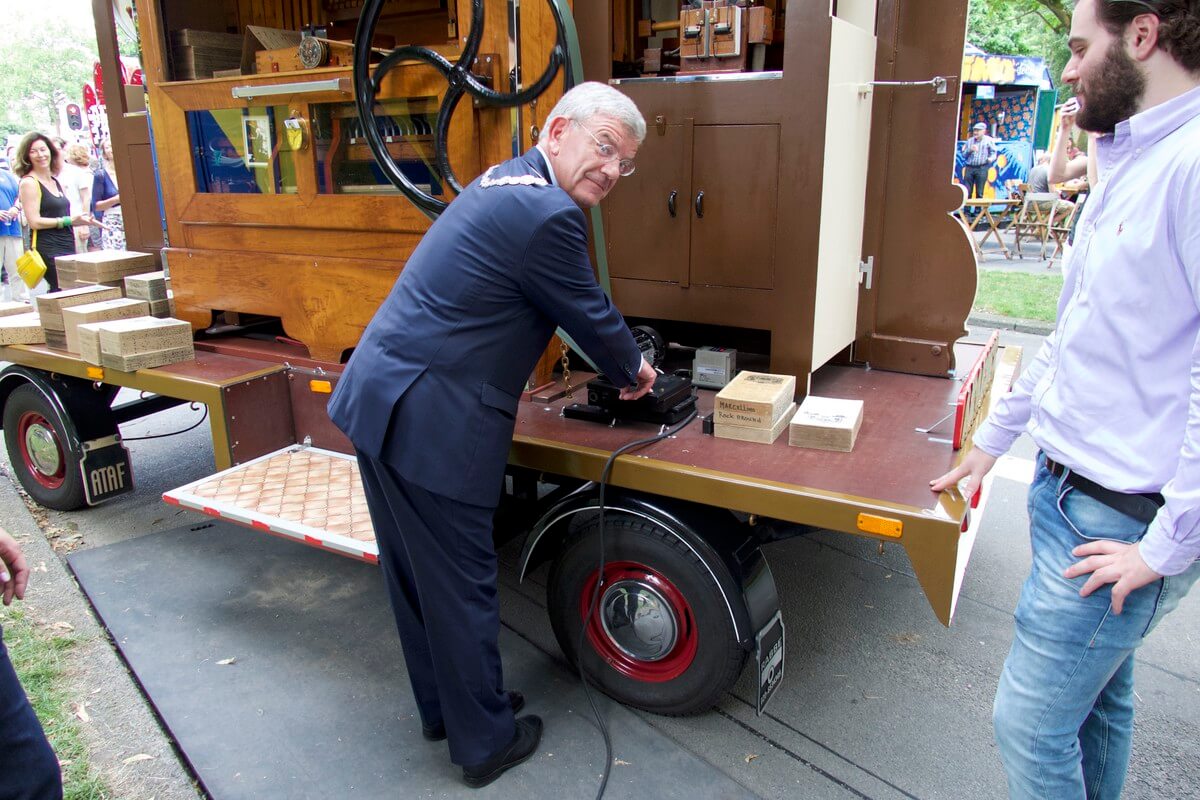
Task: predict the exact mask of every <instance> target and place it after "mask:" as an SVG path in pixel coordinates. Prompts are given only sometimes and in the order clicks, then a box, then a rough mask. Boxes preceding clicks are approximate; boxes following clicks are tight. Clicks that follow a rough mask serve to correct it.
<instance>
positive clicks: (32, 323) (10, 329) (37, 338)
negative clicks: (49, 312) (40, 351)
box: [0, 312, 46, 344]
mask: <svg viewBox="0 0 1200 800" xmlns="http://www.w3.org/2000/svg"><path fill="white" fill-rule="evenodd" d="M45 341H46V331H45V330H44V329H43V328H42V321H41V318H40V317H38V315H37V314H34V313H33V312H29V313H27V314H14V315H13V316H10V317H0V344H42V343H43V342H45Z"/></svg>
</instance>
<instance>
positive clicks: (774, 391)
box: [713, 370, 796, 430]
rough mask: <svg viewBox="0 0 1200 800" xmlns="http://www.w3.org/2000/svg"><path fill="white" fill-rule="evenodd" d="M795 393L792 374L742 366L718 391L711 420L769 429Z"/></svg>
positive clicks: (717, 422) (718, 422)
mask: <svg viewBox="0 0 1200 800" xmlns="http://www.w3.org/2000/svg"><path fill="white" fill-rule="evenodd" d="M795 394H796V376H795V375H770V374H768V373H765V372H750V371H748V370H744V371H742V372H739V373H738V374H737V377H735V378H734V379H733V380H731V381H730V382H729V385H727V386H726V387H725V388H724V389H722V390H721V391H719V392H717V397H716V403H715V406H714V410H713V422H714V423H715V424H718V425H719V424H721V423H726V424H729V425H741V426H743V427H748V428H767V429H768V430H769V429H771V428H773V427H775V424H776V423H778V422H779V418H780V417H781V416H783V414H784V412H786V411H787V409H788V406H790V405H791V404H792V400H793V399H794V397H795Z"/></svg>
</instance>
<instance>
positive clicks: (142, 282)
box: [125, 270, 175, 317]
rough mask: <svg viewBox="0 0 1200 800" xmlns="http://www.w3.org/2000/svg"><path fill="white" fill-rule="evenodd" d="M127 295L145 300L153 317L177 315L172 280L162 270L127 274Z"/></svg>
mask: <svg viewBox="0 0 1200 800" xmlns="http://www.w3.org/2000/svg"><path fill="white" fill-rule="evenodd" d="M125 296H126V297H132V298H137V299H138V300H145V301H146V302H147V303H148V304H149V305H150V315H151V316H153V317H172V316H174V315H175V296H174V293H173V292H172V291H171V289H170V280H169V279H168V278H167V275H166V273H165V272H163V271H162V270H159V271H158V272H146V273H143V274H141V275H127V276H125Z"/></svg>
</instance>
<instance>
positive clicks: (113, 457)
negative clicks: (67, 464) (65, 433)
mask: <svg viewBox="0 0 1200 800" xmlns="http://www.w3.org/2000/svg"><path fill="white" fill-rule="evenodd" d="M80 468H81V469H82V470H83V495H84V498H85V499H86V500H87V503H88V505H90V506H94V505H96V504H97V503H102V502H104V501H105V500H108V499H110V498H113V497H116V496H117V495H119V494H125V493H126V492H132V491H133V471H132V469H131V468H130V462H129V451H128V450H127V449H125V445H123V444H121V443H120V442H113V443H111V444H104V445H101V446H92V444H91V443H90V442H84V445H83V459H82V460H81V461H80Z"/></svg>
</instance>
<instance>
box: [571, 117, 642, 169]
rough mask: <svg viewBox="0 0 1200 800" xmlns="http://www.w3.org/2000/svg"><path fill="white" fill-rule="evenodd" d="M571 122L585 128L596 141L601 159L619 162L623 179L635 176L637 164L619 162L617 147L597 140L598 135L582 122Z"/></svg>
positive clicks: (625, 160) (618, 167)
mask: <svg viewBox="0 0 1200 800" xmlns="http://www.w3.org/2000/svg"><path fill="white" fill-rule="evenodd" d="M571 121H572V122H574V123H575V124H576V125H578V126H579V127H581V128H583V129H584V130H585V131H587V135H588V136H590V137H592V141H594V142H595V143H596V150H597V151H598V152H599V153H600V157H601V158H603V159H604V160H605V162H610V161H616V162H617V170H618V171H619V172H620V173H621V177H622V178H628V177H629V176H630V175H632V174H633V171H634V170H636V169H637V164H634V163H633V159H632V158H621V159H620V160H619V161H618V158H619V156H618V154H617V148H616V147H614V146H613V145H611V144H605V143H604V142H602V141H600V140H599V139H597V138H596V134H594V133H592V132H591V130H589V129H588V127H587V126H586V125H584V124H583V123H582V122H580V121H579V120H571Z"/></svg>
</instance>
